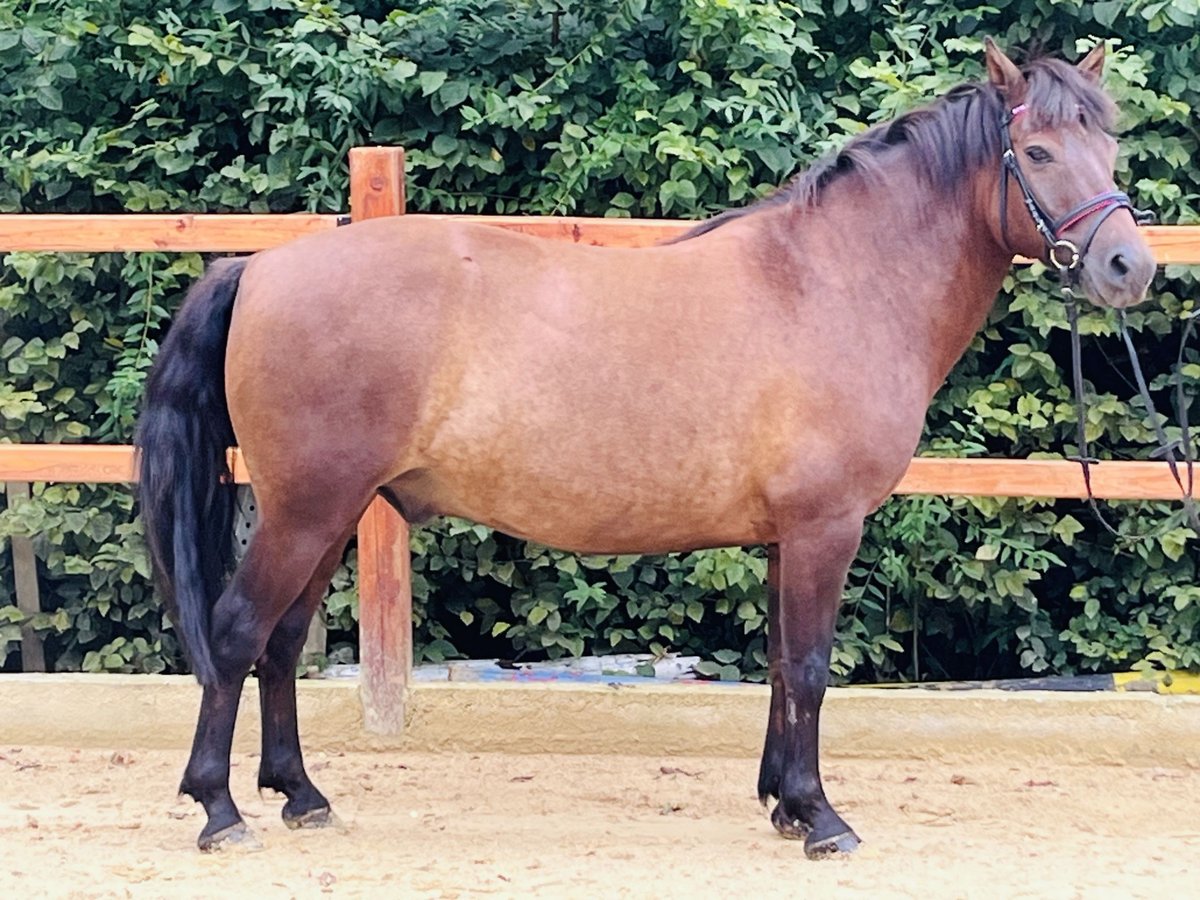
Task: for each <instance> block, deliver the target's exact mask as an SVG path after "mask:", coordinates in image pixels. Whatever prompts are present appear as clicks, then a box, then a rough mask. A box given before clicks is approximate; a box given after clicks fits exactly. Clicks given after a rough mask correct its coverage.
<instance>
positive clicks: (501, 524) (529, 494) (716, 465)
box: [393, 456, 774, 553]
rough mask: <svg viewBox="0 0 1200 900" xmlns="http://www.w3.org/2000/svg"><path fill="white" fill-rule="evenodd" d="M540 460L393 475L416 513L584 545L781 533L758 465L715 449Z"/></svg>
mask: <svg viewBox="0 0 1200 900" xmlns="http://www.w3.org/2000/svg"><path fill="white" fill-rule="evenodd" d="M589 459H590V461H591V462H592V463H593V464H594V465H592V466H586V465H585V466H579V465H573V464H572V462H571V461H569V460H559V461H558V464H557V465H553V466H547V467H544V468H537V467H535V466H532V465H530V462H531V461H530V460H529V459H527V458H525V457H521V456H514V457H512V459H511V460H509V461H507V462H505V461H502V460H497V459H495V458H492V459H489V460H486V461H483V462H482V463H481V464H479V465H470V464H469V463H468V461H467V460H465V459H464V460H460V463H462V464H461V465H459V466H446V465H443V466H432V467H429V468H423V469H420V470H417V471H416V472H413V473H411V474H409V475H406V476H402V477H401V478H400V479H397V481H396V482H394V483H393V490H394V492H395V494H396V495H397V499H398V500H399V502H400V505H401V508H402V509H403V510H404V512H405V514H406V516H409V517H410V518H414V519H420V518H425V517H427V516H428V515H434V514H440V515H452V516H459V517H461V518H465V519H470V520H471V521H475V522H479V523H482V524H484V525H488V526H491V527H493V528H496V529H498V530H500V531H503V532H504V533H505V534H510V535H513V536H514V537H519V538H523V539H526V540H532V541H536V542H538V543H541V544H546V545H548V546H552V547H557V548H560V549H564V550H574V551H577V552H584V553H664V552H670V551H677V550H689V549H697V548H700V547H719V546H731V545H735V544H752V543H763V542H766V541H769V540H773V539H774V528H773V526H772V522H771V515H770V511H769V508H768V505H767V502H766V499H765V498H764V496H763V495H762V492H761V490H759V489H758V486H757V485H756V484H755V483H754V479H753V477H752V476H751V471H750V470H749V469H748V468H746V467H743V468H740V469H736V470H735V469H734V468H733V465H734V463H733V461H732V460H729V461H728V462H727V465H728V466H729V467H730V468H729V469H728V470H726V469H725V468H724V466H723V465H722V461H721V460H720V459H717V458H708V459H705V460H701V461H696V460H686V461H684V460H672V459H670V458H660V459H645V460H643V461H642V463H641V464H640V465H633V464H631V463H632V461H631V460H627V461H626V462H627V465H626V466H620V465H618V466H603V465H601V464H600V461H599V460H597V459H594V458H589Z"/></svg>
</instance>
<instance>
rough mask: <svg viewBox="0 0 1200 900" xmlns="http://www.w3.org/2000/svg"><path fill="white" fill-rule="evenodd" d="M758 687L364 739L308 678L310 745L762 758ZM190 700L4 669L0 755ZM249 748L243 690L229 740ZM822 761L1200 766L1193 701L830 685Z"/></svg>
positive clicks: (432, 725) (521, 706)
mask: <svg viewBox="0 0 1200 900" xmlns="http://www.w3.org/2000/svg"><path fill="white" fill-rule="evenodd" d="M768 696H769V695H768V691H767V689H766V688H765V687H762V686H758V685H718V684H707V683H700V684H647V685H645V686H643V685H620V686H609V685H590V684H589V685H580V684H529V685H510V684H495V683H478V682H462V683H455V682H449V683H443V684H420V685H416V686H415V687H413V688H412V689H411V690H410V692H409V703H408V712H407V721H408V726H407V730H406V732H405V734H404V735H403V736H400V737H395V738H391V737H380V736H378V735H371V734H368V733H366V731H365V730H364V728H363V718H362V709H361V706H360V703H359V699H358V685H357V683H355V682H353V681H337V680H331V681H302V682H300V684H299V706H300V729H301V735H302V737H303V741H304V744H305V747H306V748H309V749H313V750H318V749H319V750H343V749H346V750H348V749H364V750H365V749H383V748H395V749H408V750H450V749H453V750H465V751H471V752H477V751H488V750H502V751H507V752H528V753H540V752H555V753H625V754H635V755H652V756H658V755H695V756H747V757H754V756H757V755H758V753H759V752H760V750H761V742H762V737H763V730H764V728H765V727H766V716H767V705H768ZM199 699H200V692H199V690H198V689H197V687H196V685H195V683H194V682H193V681H192V680H191V679H190V678H188V677H185V676H145V675H0V745H5V746H15V745H22V744H30V745H54V746H67V747H80V748H83V747H141V748H146V749H152V748H178V749H181V750H182V749H185V748H187V747H188V746H189V744H190V741H191V738H192V730H193V728H194V727H195V716H196V709H197V706H198V704H199ZM258 743H259V725H258V699H257V688H256V684H255V682H254V681H253V680H251V681H249V682H248V683H247V687H246V692H245V694H244V696H243V700H242V710H241V718H240V719H239V722H238V733H237V739H236V746H237V748H238V749H239V750H242V751H253V750H256V749H257V747H258ZM822 745H823V754H824V755H825V756H827V757H829V758H838V757H854V758H881V757H890V758H901V759H904V758H908V759H930V758H933V759H945V760H952V759H957V758H970V759H980V758H989V759H1005V760H1012V761H1014V762H1016V761H1028V760H1030V759H1036V758H1051V757H1052V758H1054V759H1056V760H1059V761H1063V760H1071V761H1077V762H1080V763H1089V764H1117V765H1122V764H1127V765H1155V766H1165V767H1192V768H1200V697H1191V696H1159V695H1155V694H1118V693H1095V694H1064V693H1051V692H1034V691H1031V692H1021V693H1010V692H1004V691H987V690H981V691H964V692H961V693H944V692H934V691H895V690H887V689H877V688H835V689H831V690H830V691H829V693H828V695H827V697H826V700H825V706H824V709H823V713H822Z"/></svg>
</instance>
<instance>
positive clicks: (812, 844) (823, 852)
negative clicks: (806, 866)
mask: <svg viewBox="0 0 1200 900" xmlns="http://www.w3.org/2000/svg"><path fill="white" fill-rule="evenodd" d="M861 843H862V841H860V840H859V839H858V835H857V834H855V833H854V832H853V831H843V832H842V833H841V834H837V835H834V836H833V837H827V838H822V839H821V840H818V841H814V840H808V841H805V842H804V855H805V856H807V857H808V858H809V859H827V858H828V857H830V856H845V855H847V854H850V853H853V852H854V851H855V850H857V849H858V845H859V844H861Z"/></svg>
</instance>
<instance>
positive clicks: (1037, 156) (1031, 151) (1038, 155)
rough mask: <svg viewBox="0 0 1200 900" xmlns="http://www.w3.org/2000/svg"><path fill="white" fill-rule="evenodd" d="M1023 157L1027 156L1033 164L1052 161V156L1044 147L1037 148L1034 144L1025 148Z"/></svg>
mask: <svg viewBox="0 0 1200 900" xmlns="http://www.w3.org/2000/svg"><path fill="white" fill-rule="evenodd" d="M1025 155H1026V156H1028V157H1029V158H1030V159H1031V160H1033V161H1034V162H1035V163H1048V162H1050V160H1052V159H1054V157H1053V156H1051V155H1050V154H1049V153H1048V152H1046V149H1045V148H1044V147H1039V146H1037V145H1036V144H1035V145H1033V146H1032V147H1026V148H1025Z"/></svg>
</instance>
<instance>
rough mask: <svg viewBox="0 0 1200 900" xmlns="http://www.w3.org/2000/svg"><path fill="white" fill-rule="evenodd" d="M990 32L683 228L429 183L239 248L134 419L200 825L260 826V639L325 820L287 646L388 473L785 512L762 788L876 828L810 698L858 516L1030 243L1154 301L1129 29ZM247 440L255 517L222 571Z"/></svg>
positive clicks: (307, 809)
mask: <svg viewBox="0 0 1200 900" xmlns="http://www.w3.org/2000/svg"><path fill="white" fill-rule="evenodd" d="M986 62H987V71H988V76H989V78H988V81H987V82H985V83H982V84H970V85H964V86H962V87H960V88H957V89H955V90H953V91H951V92H950V93H949V94H948V95H947V96H946V97H944V98H942V99H941V100H939V101H937V102H935V103H933V104H932V105H930V106H928V107H925V108H923V109H919V110H917V111H915V112H911V113H908V114H906V115H904V116H902V117H900V118H898V119H896V120H895V121H893V122H891V123H887V124H883V125H880V126H877V127H875V128H872V129H870V130H869V131H867V132H865V133H864V134H862V135H860V136H858V137H857V138H855V139H854V140H852V141H850V143H849V144H848V145H847V146H846V147H845V149H843V150H842V151H841V152H840V153H838V154H836V155H835V156H833V157H832V158H830V159H828V160H825V161H824V162H822V163H820V164H818V165H817V166H816V168H814V169H813V170H811V171H809V172H808V173H806V174H804V175H802V176H801V177H800V178H799V179H798V180H796V181H795V182H793V183H792V184H791V185H790V186H789V187H787V188H785V189H783V190H781V191H780V192H779V193H777V194H775V195H774V196H772V197H771V198H769V199H767V200H764V201H762V202H760V203H758V204H756V205H753V206H750V207H748V208H746V209H741V210H737V211H733V212H727V213H725V214H723V215H721V216H718V217H716V218H715V219H712V220H710V221H708V222H705V223H703V224H702V225H700V226H699V227H697V228H696V229H694V230H693V231H692V232H691V233H690V234H689V235H687V236H686V237H684V238H683V239H681V240H679V241H676V242H673V243H671V244H669V245H664V246H658V247H654V248H648V249H640V250H619V249H600V248H593V247H586V246H573V245H569V244H562V243H557V242H549V241H543V240H539V239H536V238H530V237H526V236H522V235H518V234H513V233H509V232H506V231H502V230H499V229H495V228H489V227H485V226H480V225H467V224H457V223H453V222H437V223H433V222H427V221H422V220H421V218H420V217H417V216H409V217H400V218H395V219H385V220H375V221H371V222H366V223H363V224H359V225H354V226H351V227H349V228H343V229H338V230H336V231H333V232H329V233H326V234H322V235H318V236H313V237H309V238H305V239H303V240H298V241H296V242H294V243H291V244H288V245H287V246H284V247H280V248H278V249H275V250H270V251H267V252H264V253H260V254H258V255H256V256H254V257H252V258H250V259H243V260H237V261H227V262H222V263H218V264H216V265H214V266H213V267H212V269H211V271H210V272H209V274H208V275H207V276H206V277H205V278H204V279H203V280H202V281H201V282H200V283H199V284H198V285H197V286H196V287H195V288H194V289H193V291H192V293H191V295H190V296H189V298H188V300H187V302H186V303H185V305H184V307H183V309H182V311H181V312H180V314H179V316H178V317H177V319H176V321H175V324H174V325H173V327H172V329H171V331H170V334H169V335H168V337H167V339H166V342H165V344H164V346H163V349H162V352H161V354H160V355H159V359H158V361H157V364H156V367H155V370H154V372H153V375H152V376H151V378H150V382H149V385H148V390H147V395H146V402H145V409H144V412H143V414H142V420H141V425H140V433H139V444H140V446H141V464H140V465H141V491H142V504H143V507H142V508H143V514H144V516H145V521H146V529H147V536H148V539H149V544H150V548H151V552H152V555H153V559H154V562H155V565H156V569H157V573H158V578H159V580H160V584H161V586H162V588H163V589H164V591H165V593H166V595H167V597H168V598H169V599H170V601H171V604H172V606H171V608H172V616H173V618H174V620H175V622H176V623H177V626H178V628H179V630H180V634H181V636H182V639H183V641H184V643H185V645H186V649H187V650H188V652H189V656H190V659H191V662H192V665H193V668H194V670H195V672H196V675H197V677H198V678H199V680H200V683H201V684H202V685H203V688H204V694H203V703H202V707H201V710H200V718H199V724H198V726H197V730H196V739H195V745H194V747H193V750H192V756H191V759H190V761H189V763H188V766H187V770H186V772H185V774H184V777H183V782H182V785H181V790H182V791H184V792H186V793H188V794H190V795H191V796H193V797H194V798H196V799H197V800H198V801H200V802H201V803H203V804H204V808H205V811H206V812H207V814H208V822H207V824H206V825H205V827H204V829H203V832H202V833H201V835H200V846H201V848H203V849H208V848H212V847H216V846H219V845H220V844H222V843H224V842H236V841H239V840H244V839H247V838H248V837H249V834H248V832H247V829H246V826H245V824H244V822H243V820H242V817H241V815H240V814H239V812H238V810H237V807H236V806H235V805H234V802H233V798H232V797H231V796H230V793H229V782H228V778H229V750H230V742H231V740H232V733H233V727H234V718H235V713H236V710H237V705H238V698H239V696H240V694H241V689H242V682H243V680H244V678H245V677H246V675H247V673H248V672H249V670H250V668H251V667H252V666H255V665H256V666H257V670H258V678H259V684H260V691H261V696H262V716H263V746H262V762H261V769H260V773H259V784H260V785H261V786H263V787H269V788H274V789H276V790H278V791H281V792H282V793H284V794H285V795H286V796H287V803H286V805H285V806H284V808H283V817H284V820H285V821H286V822H287V823H288V824H289V825H291V826H294V827H299V826H304V825H320V824H323V823H325V822H327V821H329V820H330V810H329V803H328V801H327V800H326V799H325V797H324V796H322V795H321V793H320V792H319V791H318V790H317V789H316V788H315V787H314V786H313V784H312V782H311V781H310V780H309V778H308V775H307V774H306V772H305V770H304V764H303V761H302V758H301V751H300V744H299V739H298V736H297V728H296V705H295V689H294V682H293V673H294V666H295V662H296V659H297V655H298V653H299V650H300V646H301V643H302V641H303V638H304V634H305V632H306V629H307V625H308V622H309V619H310V617H311V616H312V614H313V610H314V609H315V608H316V606H317V604H318V602H319V601H320V599H321V597H322V595H323V594H324V593H325V590H326V586H327V584H328V582H329V579H330V575H331V573H332V572H333V570H334V567H335V566H336V565H337V563H338V560H339V559H340V558H341V555H342V551H343V548H344V547H345V545H346V542H347V539H348V536H349V535H350V534H351V532H352V530H353V528H354V525H355V522H356V521H357V520H358V518H359V516H360V515H361V514H362V513H363V511H364V509H365V508H366V506H367V504H368V503H370V501H371V499H372V498H373V497H374V496H375V495H376V494H380V495H382V496H384V497H385V498H387V499H388V500H389V501H390V502H391V503H393V504H394V505H395V507H396V508H397V509H398V510H399V511H400V513H401V514H403V516H404V517H405V518H406V519H408V520H409V521H420V520H422V519H425V518H427V517H429V516H433V515H454V516H462V517H464V518H469V519H473V520H475V521H477V522H482V523H485V524H487V525H490V526H493V527H495V528H498V529H500V530H502V531H505V532H507V533H509V534H512V535H517V536H520V537H523V538H528V539H531V540H535V541H538V542H541V543H544V544H549V545H553V546H556V547H562V548H567V549H571V550H577V551H583V552H590V553H647V552H662V551H674V550H688V549H693V548H700V547H716V546H722V545H730V544H738V543H749V542H755V543H768V544H771V545H773V551H772V562H773V565H772V567H771V569H772V576H771V579H770V591H769V593H770V617H769V621H770V680H771V712H770V720H769V724H768V727H767V738H766V747H765V749H764V752H763V759H762V767H761V771H760V775H759V783H758V789H759V794H760V796H761V797H762V799H763V800H764V802H766V801H767V799H768V798H770V797H775V798H778V804H777V805H776V806H775V809H774V811H773V813H772V815H771V820H772V822H773V823H774V825H775V827H776V828H777V829H778V830H779V831H780V832H781V833H782V834H784V835H785V836H787V837H795V838H803V839H804V840H805V848H806V851H807V852H808V853H809V855H812V856H817V855H823V854H826V853H831V852H839V851H840V852H845V851H849V850H852V849H853V848H854V847H855V846H856V845H857V843H858V839H857V837H856V836H855V835H854V832H853V831H851V829H850V828H849V826H847V825H846V823H845V822H843V821H842V819H841V818H840V817H839V816H838V814H837V813H836V812H834V810H833V809H832V808H831V806H830V805H829V803H828V801H827V800H826V799H825V794H824V791H823V788H822V786H821V779H820V774H819V771H818V765H817V719H818V714H819V711H820V706H821V700H822V697H823V696H824V693H825V685H826V680H827V675H828V667H829V657H830V647H831V643H832V639H833V629H834V619H835V614H836V610H837V607H838V602H839V599H840V597H841V592H842V587H843V582H844V579H845V576H846V571H847V568H848V566H849V564H850V562H851V560H852V559H853V558H854V555H855V551H856V549H857V547H858V544H859V539H860V536H861V530H862V522H863V518H864V517H865V516H866V515H867V514H868V513H870V512H871V511H872V510H873V509H875V508H876V507H877V506H878V505H879V504H880V503H881V502H882V501H883V500H884V499H885V498H886V497H887V496H888V495H889V494H890V493H891V491H892V489H893V487H895V485H896V483H897V482H898V481H899V480H900V477H901V475H903V473H904V471H905V469H906V467H907V465H908V463H909V460H910V459H911V458H912V455H913V452H914V450H915V448H916V446H917V442H918V438H919V437H920V434H921V429H922V423H923V420H924V416H925V410H926V408H927V406H928V404H929V402H930V399H931V398H932V396H933V394H934V392H935V391H936V390H937V389H938V387H939V385H941V383H942V381H943V379H944V378H945V376H946V374H947V373H948V372H949V370H950V368H951V366H953V365H954V363H955V361H956V360H958V358H959V357H960V356H961V354H962V353H963V351H964V349H965V348H966V346H967V344H968V342H969V341H970V340H971V338H972V336H973V335H974V334H975V332H976V330H977V329H978V328H979V327H980V325H981V324H982V322H983V320H984V318H985V316H986V315H987V312H988V310H989V308H990V307H991V305H992V303H993V301H994V299H995V297H996V294H997V291H998V290H999V288H1000V284H1001V281H1002V279H1003V278H1004V275H1005V273H1006V272H1007V271H1008V269H1009V267H1010V265H1011V263H1012V260H1013V256H1014V254H1023V255H1025V256H1028V257H1039V256H1040V257H1043V258H1047V257H1048V256H1053V257H1054V258H1055V259H1056V260H1057V262H1058V263H1059V265H1060V267H1061V268H1063V269H1064V270H1065V274H1068V275H1070V276H1071V277H1077V279H1078V283H1079V285H1080V286H1081V288H1082V290H1083V291H1084V292H1085V293H1086V294H1087V295H1088V296H1089V298H1090V299H1091V300H1092V301H1093V302H1095V303H1097V304H1100V305H1103V306H1110V307H1124V306H1128V305H1131V304H1134V303H1137V302H1139V301H1140V300H1141V299H1142V298H1143V296H1144V293H1145V290H1146V287H1147V285H1148V283H1149V281H1150V278H1151V276H1152V274H1153V272H1154V261H1153V259H1152V257H1151V255H1150V252H1149V250H1148V248H1147V247H1146V245H1145V244H1144V242H1143V241H1142V239H1141V237H1140V236H1139V234H1138V233H1137V231H1136V227H1135V222H1134V219H1133V218H1132V216H1128V215H1122V214H1117V215H1113V213H1119V212H1120V211H1121V210H1123V209H1128V208H1129V207H1128V203H1129V201H1128V198H1127V197H1125V196H1124V195H1123V194H1118V193H1116V192H1115V191H1114V187H1113V164H1114V159H1115V153H1116V143H1115V142H1114V141H1113V139H1112V138H1111V137H1109V135H1108V133H1107V131H1108V129H1109V128H1110V127H1111V125H1112V119H1113V113H1114V110H1113V105H1112V103H1111V101H1110V100H1109V99H1108V98H1107V97H1106V96H1105V94H1104V93H1103V92H1102V91H1101V89H1100V88H1099V86H1098V82H1099V77H1100V72H1101V68H1102V65H1103V50H1102V49H1101V48H1097V49H1096V50H1094V51H1093V52H1092V53H1091V54H1089V55H1088V56H1087V58H1086V59H1084V60H1083V62H1082V63H1081V64H1079V65H1078V66H1077V67H1073V66H1070V65H1068V64H1066V63H1062V62H1059V61H1053V60H1042V61H1037V62H1034V63H1031V64H1030V65H1028V66H1027V67H1026V68H1025V69H1024V70H1020V69H1018V68H1017V67H1016V66H1015V65H1014V64H1013V63H1012V62H1011V61H1010V60H1009V59H1008V58H1007V57H1006V56H1005V55H1004V54H1003V53H1001V52H1000V51H999V50H997V49H996V48H995V47H994V46H993V45H991V44H990V43H989V46H988V49H987V54H986ZM1010 194H1012V195H1013V197H1019V198H1020V199H1022V200H1024V201H1025V202H1024V203H1019V202H1015V200H1014V202H1009V201H1010V199H1012V198H1010V197H1009V195H1010ZM1051 213H1058V214H1059V219H1058V220H1057V221H1055V220H1054V217H1053V216H1052V215H1051ZM1101 224H1102V225H1103V227H1101ZM235 439H236V442H237V443H238V444H239V445H240V446H241V449H242V451H243V453H244V454H245V457H246V460H247V462H248V465H249V467H250V470H251V471H252V472H253V474H254V486H255V493H256V496H257V500H258V504H259V510H260V516H261V519H260V528H259V531H258V533H257V535H256V536H255V538H254V540H253V542H252V544H251V546H250V548H249V552H248V553H247V555H246V557H245V559H244V561H243V562H242V563H241V565H240V566H239V567H238V568H237V571H236V572H235V573H234V575H233V577H232V580H231V581H229V583H228V585H227V586H226V585H225V575H226V568H225V567H226V564H227V563H228V560H229V555H230V543H231V541H230V535H231V533H232V530H231V528H230V526H229V519H230V515H231V505H232V500H231V496H230V490H231V488H230V487H229V486H228V485H224V486H222V485H221V484H220V482H221V480H222V476H227V475H228V473H227V471H226V468H225V466H226V462H225V449H226V447H227V446H229V445H231V444H233V443H234V442H235Z"/></svg>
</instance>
